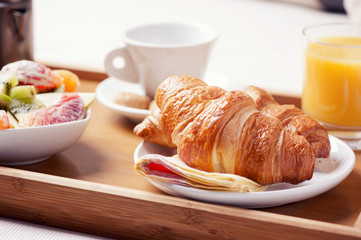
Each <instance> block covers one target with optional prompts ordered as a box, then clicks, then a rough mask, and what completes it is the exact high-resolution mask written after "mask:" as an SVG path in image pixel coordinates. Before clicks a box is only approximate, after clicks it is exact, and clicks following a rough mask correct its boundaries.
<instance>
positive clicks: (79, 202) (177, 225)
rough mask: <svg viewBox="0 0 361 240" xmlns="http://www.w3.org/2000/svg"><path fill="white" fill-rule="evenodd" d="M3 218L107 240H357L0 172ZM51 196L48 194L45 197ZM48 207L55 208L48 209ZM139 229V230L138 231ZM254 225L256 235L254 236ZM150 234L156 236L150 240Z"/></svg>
mask: <svg viewBox="0 0 361 240" xmlns="http://www.w3.org/2000/svg"><path fill="white" fill-rule="evenodd" d="M0 189H1V192H2V197H1V198H0V211H1V212H2V214H3V215H4V216H5V217H11V218H16V219H22V220H26V221H30V222H35V223H42V224H46V225H49V226H55V227H60V228H65V229H70V230H75V231H80V232H86V233H90V234H96V235H101V236H105V237H112V238H114V237H115V238H119V237H121V236H128V237H130V236H132V237H134V236H136V237H141V238H145V237H149V233H152V237H155V238H157V239H169V238H172V237H174V236H178V237H179V236H181V237H185V238H195V239H203V238H210V239H224V238H229V237H231V238H237V237H239V236H242V237H244V239H260V238H262V237H264V236H269V237H270V239H280V238H282V237H284V236H294V237H293V239H327V238H335V237H337V239H359V238H361V229H359V228H357V227H351V226H343V225H338V224H333V223H327V222H321V221H315V220H308V219H302V218H297V217H292V216H285V215H280V214H275V213H267V212H263V211H257V210H252V209H242V208H238V207H230V206H223V205H216V204H208V203H203V202H198V201H193V200H188V199H183V198H177V197H173V196H168V195H158V194H154V193H149V192H143V191H139V190H133V189H126V188H121V187H116V186H110V185H105V184H98V183H90V182H87V181H82V180H74V179H69V178H64V177H58V176H52V175H47V174H42V173H36V172H30V171H25V170H19V169H12V168H6V167H0ZM49 193H51V194H49ZM48 206H54V207H53V208H51V207H50V208H49V207H48ZM140 226H142V228H144V231H143V230H141V231H140V230H139V227H140ZM255 226H257V231H254V229H255ZM153 235H154V236H153Z"/></svg>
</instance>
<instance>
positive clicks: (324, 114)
mask: <svg viewBox="0 0 361 240" xmlns="http://www.w3.org/2000/svg"><path fill="white" fill-rule="evenodd" d="M303 35H304V38H305V50H304V56H305V58H304V60H305V62H304V64H305V67H304V85H303V93H302V109H303V111H304V112H305V113H306V114H308V115H310V116H311V117H313V118H314V119H316V120H318V121H319V122H321V123H323V124H324V126H325V127H326V128H327V130H328V131H329V133H330V134H332V135H334V136H336V137H339V138H341V139H342V140H344V141H345V142H347V143H348V144H349V145H350V146H351V148H352V149H356V150H357V149H361V24H357V23H329V24H320V25H313V26H308V27H306V28H305V29H304V30H303Z"/></svg>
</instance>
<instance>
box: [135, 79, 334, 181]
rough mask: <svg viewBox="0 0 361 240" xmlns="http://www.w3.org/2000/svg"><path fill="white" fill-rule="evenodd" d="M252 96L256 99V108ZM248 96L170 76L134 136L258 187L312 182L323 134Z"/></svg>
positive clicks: (198, 165)
mask: <svg viewBox="0 0 361 240" xmlns="http://www.w3.org/2000/svg"><path fill="white" fill-rule="evenodd" d="M253 90H254V89H253ZM256 90H257V91H258V89H256ZM260 90H261V89H260ZM257 91H256V92H257ZM262 91H264V90H262ZM250 92H252V91H251V90H250ZM254 92H255V90H254V91H253V93H254ZM262 94H263V92H262ZM253 95H256V96H258V97H259V99H258V102H259V104H258V105H257V104H256V103H257V99H255V97H254V96H253ZM253 95H252V93H250V94H247V93H246V92H242V91H225V90H223V89H221V88H218V87H214V86H208V85H207V84H206V83H205V82H203V81H202V80H200V79H197V78H194V77H191V76H172V77H169V78H168V79H166V80H165V81H163V83H162V84H161V85H160V86H159V88H158V90H157V92H156V95H155V101H156V103H157V106H158V108H156V109H155V110H153V111H152V113H151V114H150V115H149V116H148V117H147V118H146V119H145V120H144V121H143V122H142V123H140V124H139V125H137V126H136V127H135V129H134V132H135V134H137V135H138V136H140V137H143V138H144V139H145V140H147V141H150V142H153V143H157V144H161V145H165V146H169V147H176V148H177V151H178V156H179V158H180V159H181V160H182V161H183V162H185V163H186V164H187V165H189V166H191V167H194V168H196V169H199V170H204V171H207V172H219V173H232V174H237V175H240V176H243V177H247V178H249V179H251V180H253V181H256V182H258V183H259V184H262V185H267V184H272V183H279V182H288V183H293V184H297V183H300V182H303V181H305V180H308V179H310V178H312V175H313V171H314V164H315V153H316V152H317V151H319V152H321V153H318V152H317V153H316V154H318V155H320V154H321V155H322V156H323V157H327V156H328V154H329V149H330V148H329V141H328V135H327V132H326V130H325V129H324V128H323V127H322V126H321V125H319V124H318V123H317V122H316V121H314V120H312V119H311V120H310V118H309V117H308V116H305V115H304V114H300V113H299V111H300V112H301V113H302V111H301V110H299V109H298V110H299V111H298V110H297V111H289V112H287V114H284V115H287V119H286V118H285V119H282V118H279V116H278V115H277V114H270V113H269V112H272V110H270V109H271V108H270V107H273V108H275V107H277V105H276V102H275V103H274V102H272V104H274V105H273V106H271V105H270V104H268V105H269V106H268V108H266V107H264V106H263V105H261V102H262V101H261V100H260V98H261V97H260V95H261V94H258V95H257V94H253ZM251 96H253V97H254V98H252V97H251ZM267 97H268V98H269V97H270V95H269V96H268V95H267ZM271 99H273V98H272V97H271ZM266 105H267V104H266ZM278 106H282V105H278ZM292 112H296V113H297V114H295V116H294V117H295V119H293V117H292ZM281 115H282V114H281ZM300 116H302V117H300ZM302 122H304V124H306V125H307V124H315V123H316V124H318V125H317V127H314V126H313V127H309V126H303V125H302ZM318 131H320V132H318ZM305 132H306V133H305ZM312 132H316V133H313V134H312ZM304 135H305V136H304ZM310 136H311V137H310ZM315 136H316V137H315ZM317 136H321V137H319V138H317ZM307 137H308V138H309V139H308V138H307ZM320 142H321V143H320ZM327 145H328V147H327ZM318 146H322V147H321V148H322V149H321V150H319V148H320V147H318ZM325 146H326V147H325ZM314 152H315V153H314ZM317 157H318V156H317Z"/></svg>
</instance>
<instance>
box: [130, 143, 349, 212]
mask: <svg viewBox="0 0 361 240" xmlns="http://www.w3.org/2000/svg"><path fill="white" fill-rule="evenodd" d="M330 141H331V154H330V157H331V159H333V160H334V161H335V168H334V169H333V170H331V171H329V172H320V171H318V170H317V169H316V170H315V172H314V174H313V177H312V179H311V180H309V181H305V182H303V183H300V184H297V185H292V184H287V183H280V184H274V185H271V186H270V187H269V188H268V189H267V190H266V191H264V192H251V193H234V192H220V191H207V190H202V189H197V188H191V187H184V186H179V185H176V184H172V183H166V182H162V181H158V180H153V179H149V178H147V180H149V182H151V183H152V184H153V185H154V186H156V187H157V188H159V189H160V190H162V191H164V192H166V193H168V194H171V195H174V196H179V197H185V198H191V199H196V200H201V201H206V202H213V203H221V204H228V205H237V206H241V207H245V208H262V207H272V206H278V205H283V204H287V203H292V202H297V201H301V200H304V199H308V198H311V197H314V196H317V195H319V194H321V193H324V192H326V191H328V190H330V189H331V188H333V187H335V186H336V185H337V184H339V183H340V182H341V181H343V180H344V179H345V178H346V177H347V176H348V175H349V174H350V172H351V171H352V169H353V167H354V165H355V154H354V152H353V151H352V150H351V148H350V147H348V146H347V145H346V144H345V143H344V142H342V141H341V140H339V139H338V138H336V137H333V136H330ZM149 153H157V154H163V155H171V154H173V152H172V151H171V150H170V149H168V148H166V147H163V146H159V145H157V144H153V143H149V142H142V143H141V144H139V145H138V147H137V149H136V150H135V152H134V159H138V158H139V157H141V156H143V155H145V154H149Z"/></svg>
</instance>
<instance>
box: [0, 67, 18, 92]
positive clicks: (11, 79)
mask: <svg viewBox="0 0 361 240" xmlns="http://www.w3.org/2000/svg"><path fill="white" fill-rule="evenodd" d="M18 84H19V80H18V76H17V74H16V73H12V72H6V73H4V72H0V93H3V94H7V95H8V94H9V91H10V89H11V88H13V87H15V86H17V85H18Z"/></svg>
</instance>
